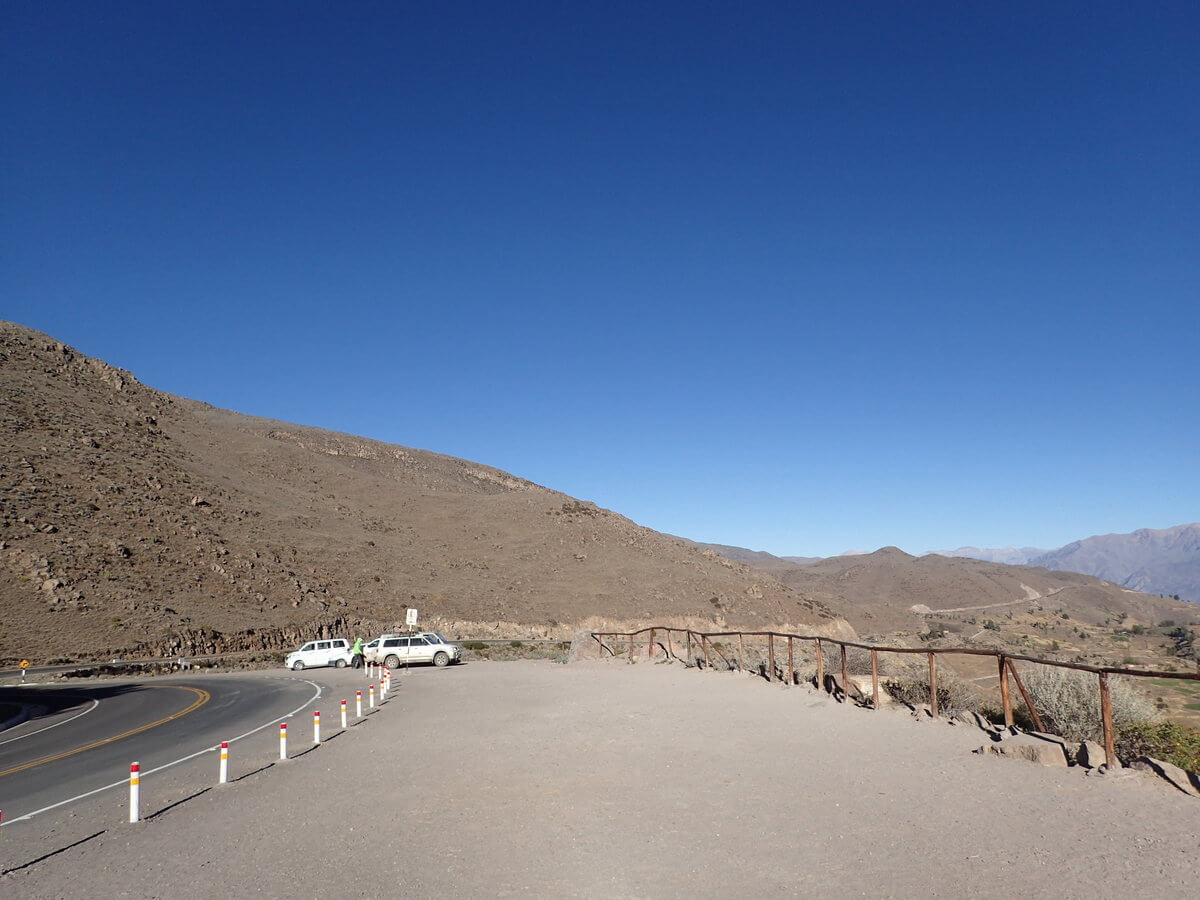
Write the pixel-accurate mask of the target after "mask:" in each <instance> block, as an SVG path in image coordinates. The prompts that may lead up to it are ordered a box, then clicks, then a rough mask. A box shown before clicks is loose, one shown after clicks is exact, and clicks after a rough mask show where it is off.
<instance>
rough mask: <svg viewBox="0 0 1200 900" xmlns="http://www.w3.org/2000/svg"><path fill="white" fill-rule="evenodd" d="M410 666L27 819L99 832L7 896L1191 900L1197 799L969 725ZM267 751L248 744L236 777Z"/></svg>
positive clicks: (621, 675)
mask: <svg viewBox="0 0 1200 900" xmlns="http://www.w3.org/2000/svg"><path fill="white" fill-rule="evenodd" d="M337 677H345V678H349V677H352V676H348V675H339V676H337ZM404 678H405V680H404V681H403V684H402V686H401V688H400V689H399V691H398V692H396V693H395V694H394V695H393V698H394V699H393V702H391V703H389V704H388V705H387V706H386V707H385V708H383V709H382V710H381V711H380V713H378V714H377V715H375V716H372V717H371V718H370V719H369V720H368V721H367V722H366V723H365V724H364V725H363V726H361V727H359V728H356V729H352V730H351V731H350V732H349V733H347V734H343V735H340V736H339V737H337V738H335V739H333V740H332V741H330V742H329V743H328V744H326V745H323V746H321V747H320V748H318V749H316V750H315V751H313V752H311V753H309V754H307V755H306V756H304V757H302V758H300V759H297V760H293V761H290V762H288V763H286V764H282V765H274V766H271V767H270V768H268V769H266V770H265V771H261V772H258V773H257V774H253V775H249V776H248V777H245V778H242V779H241V780H240V781H238V782H237V783H235V784H232V785H230V786H227V787H223V788H220V789H214V790H210V791H208V792H207V793H204V794H202V795H200V796H197V797H194V798H193V799H191V800H187V801H186V802H183V803H180V804H178V805H176V806H174V807H173V808H171V809H169V810H167V811H166V812H165V813H164V814H162V815H160V816H157V817H156V818H154V819H153V820H151V821H148V822H143V823H141V824H138V825H125V824H121V822H120V813H121V809H122V806H121V798H112V797H110V798H107V799H104V800H98V801H94V802H85V803H83V804H80V805H79V806H78V807H76V808H75V809H74V813H75V815H74V817H72V818H70V819H67V818H65V817H63V818H59V819H57V820H55V821H50V820H45V821H41V822H38V821H37V820H35V821H34V822H31V823H28V824H27V826H26V827H25V828H24V830H23V831H18V830H17V829H16V828H9V829H5V830H4V833H3V835H2V836H0V837H2V840H0V843H2V844H3V852H4V855H5V858H6V859H7V860H9V863H8V864H9V865H12V864H14V863H15V862H16V861H17V860H18V859H19V858H21V856H22V854H25V856H24V859H25V860H28V859H32V858H34V856H36V855H38V854H37V853H33V852H31V850H32V847H31V844H30V841H31V840H32V839H33V838H35V837H36V838H37V847H36V849H38V850H40V852H41V853H51V852H52V851H54V850H57V849H60V848H61V847H63V846H65V845H66V844H67V843H71V842H73V841H74V840H78V837H80V836H87V835H88V834H94V833H95V832H97V831H100V830H101V829H103V833H101V834H99V835H98V836H96V837H94V838H92V839H91V840H87V841H84V842H83V843H80V844H78V845H77V846H74V847H72V848H70V849H67V850H65V851H64V852H61V853H57V854H55V855H53V856H50V857H49V858H47V859H45V860H44V861H42V862H40V863H36V864H34V865H30V866H27V867H25V868H22V869H20V870H19V871H16V872H14V873H12V874H9V875H7V876H5V877H4V878H3V879H2V880H0V894H4V895H6V896H14V897H30V898H33V897H75V896H111V897H115V896H128V897H164V896H171V897H178V898H187V897H197V898H199V897H211V896H221V895H229V896H248V895H256V896H269V897H283V896H311V897H318V896H322V897H327V896H364V897H365V896H377V895H386V894H401V895H418V894H419V895H422V896H437V895H454V894H462V895H467V896H496V895H499V896H505V895H513V894H532V895H536V896H617V897H646V896H656V897H660V896H667V897H674V896H680V897H682V896H729V895H752V894H766V895H776V896H777V895H802V896H813V895H819V894H832V895H834V896H849V895H860V894H870V895H872V896H896V897H913V896H930V895H932V896H963V895H972V896H983V897H991V896H995V897H1000V896H1004V897H1010V896H1013V895H1019V894H1022V893H1023V894H1029V895H1033V896H1055V897H1088V898H1093V897H1110V896H1133V895H1137V896H1155V897H1183V896H1194V895H1195V889H1196V884H1197V883H1198V879H1200V853H1197V849H1196V848H1197V847H1198V846H1200V802H1197V801H1196V800H1194V799H1191V798H1188V797H1185V796H1183V795H1181V794H1178V793H1175V792H1173V791H1172V790H1170V789H1168V788H1166V787H1164V786H1162V785H1160V784H1159V783H1157V782H1154V781H1150V780H1148V779H1146V778H1145V777H1144V776H1134V777H1131V778H1128V779H1113V780H1105V779H1102V778H1088V777H1085V776H1084V775H1083V773H1082V772H1081V771H1080V770H1066V769H1057V770H1051V769H1041V768H1037V767H1035V766H1033V765H1031V764H1026V763H1019V762H1014V761H1009V760H1001V759H989V758H983V757H979V756H975V755H972V754H971V753H970V752H969V750H970V749H971V748H972V747H974V746H977V745H978V744H980V743H982V741H983V738H982V736H981V735H980V733H978V732H975V731H968V730H966V729H964V728H962V727H951V726H948V725H945V724H941V723H931V722H925V723H918V722H916V721H914V720H913V719H912V718H911V716H909V715H907V714H901V713H892V712H884V711H881V712H879V713H872V712H869V711H865V710H859V709H848V708H845V707H840V706H838V705H836V704H835V703H833V702H832V701H830V700H828V699H827V698H824V697H822V696H819V695H817V694H816V693H813V692H810V691H809V690H808V689H807V688H792V689H784V688H781V687H773V686H768V685H766V684H764V683H762V682H761V681H755V680H752V679H751V678H749V677H747V676H741V675H735V674H721V673H715V672H703V673H702V672H697V671H694V670H685V669H683V668H682V667H680V666H679V665H662V664H660V665H655V664H651V663H648V662H642V663H639V664H637V665H628V664H625V663H614V662H606V663H601V662H594V663H580V664H574V665H571V666H561V665H557V664H554V663H545V662H513V663H476V664H472V665H466V666H461V667H457V668H454V669H449V670H443V671H437V670H432V669H422V670H417V671H414V672H410V673H408V674H407V675H406V676H404ZM271 751H272V747H271V746H270V745H269V743H268V742H266V741H264V742H263V744H262V746H256V747H253V748H252V747H247V748H245V749H243V750H241V751H239V752H240V758H239V759H238V760H237V761H236V764H235V767H234V773H235V775H237V774H241V773H244V772H248V771H250V769H251V768H252V767H253V768H257V767H258V766H259V765H262V764H264V763H265V762H267V761H269V759H270V754H271ZM255 754H258V755H260V756H261V757H262V759H254V758H252V757H254V755H255ZM210 762H211V760H209V761H206V763H205V765H206V766H207V765H208V764H209V763H210ZM167 777H168V776H163V778H164V779H166V778H167ZM170 777H176V776H170ZM192 777H194V775H193V774H189V773H185V772H181V773H180V774H179V775H178V776H177V779H178V780H180V781H181V782H186V781H187V780H188V779H189V778H192ZM145 792H146V797H147V804H148V806H149V808H150V809H154V808H155V804H156V803H157V805H158V806H159V807H161V806H163V805H165V804H167V803H173V802H174V801H175V799H177V797H178V795H179V794H185V793H187V792H194V789H193V788H191V787H187V786H186V785H184V784H182V783H176V784H173V785H168V784H166V783H163V784H160V785H154V784H147V785H146V787H145ZM101 815H104V816H107V819H105V820H103V821H100V820H98V819H97V818H96V817H98V816H101Z"/></svg>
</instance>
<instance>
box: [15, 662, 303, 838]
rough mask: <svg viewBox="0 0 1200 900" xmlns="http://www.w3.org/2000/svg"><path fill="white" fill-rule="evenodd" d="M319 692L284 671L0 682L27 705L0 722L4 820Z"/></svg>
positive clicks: (255, 724)
mask: <svg viewBox="0 0 1200 900" xmlns="http://www.w3.org/2000/svg"><path fill="white" fill-rule="evenodd" d="M319 677H320V676H319V675H318V676H317V678H319ZM320 692H321V686H320V685H319V684H317V683H315V682H314V681H313V680H311V679H309V678H300V677H296V676H292V675H284V674H281V673H247V674H240V675H235V676H223V677H204V676H191V677H187V676H178V677H169V678H155V679H146V680H141V681H129V680H121V681H103V682H90V683H88V684H80V685H71V686H60V685H52V686H31V687H22V688H0V704H8V703H16V704H22V705H25V706H26V707H27V709H28V710H29V712H30V717H29V718H28V719H27V720H26V721H25V722H23V723H21V724H20V725H17V726H14V727H12V728H8V729H6V730H4V731H0V810H3V816H4V824H5V825H7V824H9V823H12V822H15V821H18V820H20V819H21V818H22V817H26V816H30V815H36V814H38V813H41V812H45V811H48V810H49V809H53V808H57V807H59V806H62V805H64V804H66V803H69V802H71V801H72V800H75V799H80V798H82V797H84V796H89V795H91V794H93V793H96V792H98V791H101V790H103V789H105V788H106V787H112V786H114V785H120V784H123V783H124V782H125V780H126V779H127V778H128V774H129V764H130V763H131V762H134V761H137V762H140V763H141V767H142V772H143V773H144V774H147V775H150V774H153V773H154V772H155V771H156V770H160V769H162V768H166V767H170V766H173V765H176V764H178V763H181V762H185V761H187V760H188V759H190V758H193V757H195V756H196V755H198V754H203V753H205V752H207V751H210V750H212V749H213V748H214V747H215V746H216V745H217V744H218V743H219V741H221V740H229V741H231V742H236V741H238V740H241V739H243V738H245V737H248V736H250V735H251V734H257V733H259V732H261V731H262V730H263V729H265V728H268V727H270V726H271V725H273V724H276V723H277V722H278V721H279V720H280V719H281V718H283V717H286V716H288V715H291V714H293V713H295V712H296V711H298V710H300V709H303V708H304V707H306V706H307V705H308V704H310V703H311V702H313V701H314V700H315V699H316V698H317V697H318V696H319V694H320Z"/></svg>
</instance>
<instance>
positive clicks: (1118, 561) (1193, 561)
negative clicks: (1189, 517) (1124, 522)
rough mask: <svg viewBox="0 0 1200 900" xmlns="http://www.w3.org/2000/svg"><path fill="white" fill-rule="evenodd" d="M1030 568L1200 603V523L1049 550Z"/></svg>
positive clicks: (1108, 536) (1099, 538) (1032, 561)
mask: <svg viewBox="0 0 1200 900" xmlns="http://www.w3.org/2000/svg"><path fill="white" fill-rule="evenodd" d="M1029 565H1031V566H1044V567H1046V568H1047V569H1058V570H1060V571H1069V572H1083V573H1084V574H1087V575H1096V576H1098V577H1100V578H1103V579H1105V580H1107V581H1112V582H1115V583H1116V584H1121V585H1124V586H1125V587H1128V588H1132V589H1134V590H1138V591H1145V592H1146V593H1148V594H1167V595H1173V594H1178V595H1179V597H1180V599H1182V600H1190V601H1191V602H1193V603H1200V523H1193V524H1191V525H1176V526H1175V527H1174V528H1161V529H1153V528H1141V529H1138V530H1137V531H1135V532H1133V533H1132V534H1104V535H1097V536H1095V537H1090V538H1087V539H1085V540H1082V541H1075V543H1073V544H1067V545H1066V546H1065V547H1060V548H1058V549H1057V550H1048V551H1046V552H1044V553H1042V554H1040V555H1038V556H1035V557H1033V558H1032V559H1030V560H1029Z"/></svg>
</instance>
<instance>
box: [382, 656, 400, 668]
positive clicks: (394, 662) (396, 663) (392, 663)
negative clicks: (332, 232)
mask: <svg viewBox="0 0 1200 900" xmlns="http://www.w3.org/2000/svg"><path fill="white" fill-rule="evenodd" d="M383 664H384V665H385V666H387V667H388V668H389V669H397V668H399V667H400V657H398V656H397V655H396V654H395V653H389V654H388V657H387V659H385V660H384V661H383Z"/></svg>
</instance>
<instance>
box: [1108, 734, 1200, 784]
mask: <svg viewBox="0 0 1200 900" xmlns="http://www.w3.org/2000/svg"><path fill="white" fill-rule="evenodd" d="M1115 743H1116V747H1117V758H1118V759H1123V760H1125V761H1129V760H1131V759H1137V758H1138V757H1139V756H1151V757H1154V758H1155V759H1162V760H1166V761H1167V762H1169V763H1173V764H1174V765H1177V766H1179V768H1181V769H1184V770H1186V771H1188V772H1196V773H1200V731H1197V730H1196V729H1195V728H1189V727H1188V726H1186V725H1180V724H1179V723H1178V722H1140V723H1139V722H1131V723H1127V724H1125V725H1124V726H1122V727H1121V728H1119V729H1117V736H1116V741H1115Z"/></svg>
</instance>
